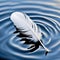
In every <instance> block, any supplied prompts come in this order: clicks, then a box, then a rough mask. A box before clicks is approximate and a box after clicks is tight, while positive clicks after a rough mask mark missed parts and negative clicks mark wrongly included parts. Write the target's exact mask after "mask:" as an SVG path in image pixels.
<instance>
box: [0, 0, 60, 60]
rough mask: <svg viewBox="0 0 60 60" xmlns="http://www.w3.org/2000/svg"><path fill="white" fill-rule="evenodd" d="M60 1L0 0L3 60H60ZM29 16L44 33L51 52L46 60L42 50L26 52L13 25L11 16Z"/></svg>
mask: <svg viewBox="0 0 60 60" xmlns="http://www.w3.org/2000/svg"><path fill="white" fill-rule="evenodd" d="M59 3H60V1H59V0H0V58H4V59H6V60H60V4H59ZM15 11H19V12H23V13H26V14H27V15H28V16H29V17H30V18H31V19H32V20H33V21H34V22H35V23H36V24H37V25H38V26H39V27H40V28H41V31H42V33H43V36H42V40H43V43H44V45H45V46H46V47H47V48H48V49H50V50H51V52H50V53H48V54H47V56H45V50H44V49H43V48H42V47H39V49H38V50H37V51H36V52H34V53H30V54H29V53H28V52H26V49H27V48H26V47H22V46H24V45H23V44H22V43H21V41H20V38H19V37H16V36H17V34H13V32H14V31H16V29H15V27H14V25H13V23H12V21H11V20H10V15H11V13H13V12H15Z"/></svg>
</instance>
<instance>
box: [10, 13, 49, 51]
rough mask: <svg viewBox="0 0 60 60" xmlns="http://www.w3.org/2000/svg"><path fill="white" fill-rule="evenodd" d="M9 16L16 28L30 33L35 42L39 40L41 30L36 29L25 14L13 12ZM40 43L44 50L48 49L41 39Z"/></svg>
mask: <svg viewBox="0 0 60 60" xmlns="http://www.w3.org/2000/svg"><path fill="white" fill-rule="evenodd" d="M10 18H11V20H12V22H13V23H14V25H15V26H16V27H17V28H18V29H20V30H22V32H24V31H27V32H24V34H27V35H31V36H32V38H33V39H34V41H35V42H37V41H38V40H39V41H40V39H41V37H42V34H41V30H40V29H38V27H37V25H36V24H35V23H34V22H33V21H32V20H31V19H30V18H29V17H28V16H27V15H26V14H24V13H21V12H14V13H12V14H11V17H10ZM40 43H41V45H42V46H43V47H44V48H45V50H47V51H50V50H48V49H47V48H46V47H45V46H44V45H43V43H42V42H41V41H40Z"/></svg>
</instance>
